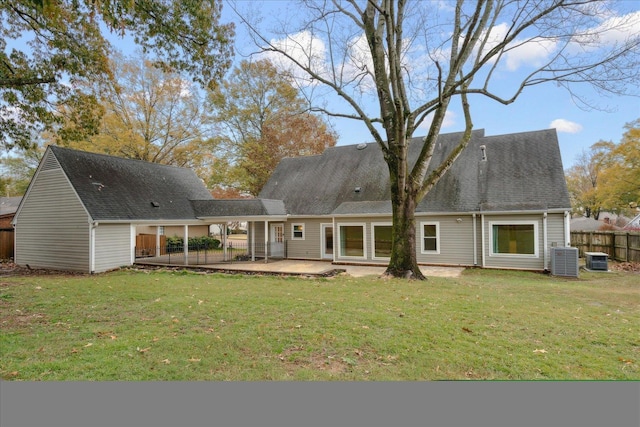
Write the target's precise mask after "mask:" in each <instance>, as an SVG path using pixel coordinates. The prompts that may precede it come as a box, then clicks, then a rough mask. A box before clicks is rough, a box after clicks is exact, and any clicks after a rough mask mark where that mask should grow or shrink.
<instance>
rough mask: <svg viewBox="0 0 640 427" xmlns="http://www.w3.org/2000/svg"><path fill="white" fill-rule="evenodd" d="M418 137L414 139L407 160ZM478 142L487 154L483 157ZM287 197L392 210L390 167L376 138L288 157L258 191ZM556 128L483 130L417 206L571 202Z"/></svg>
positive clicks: (317, 206) (444, 146)
mask: <svg viewBox="0 0 640 427" xmlns="http://www.w3.org/2000/svg"><path fill="white" fill-rule="evenodd" d="M461 136H462V133H461V132H457V133H450V134H442V135H440V136H439V137H438V141H437V146H436V149H435V151H434V155H433V161H432V163H431V166H430V169H433V168H434V167H436V166H437V165H439V164H440V162H441V160H442V159H444V158H445V157H446V155H447V154H448V153H449V152H450V150H452V149H453V148H454V147H455V145H456V144H457V143H458V142H459V140H460V137H461ZM421 143H422V142H421V138H414V139H413V140H412V141H411V146H410V150H409V160H410V164H413V162H415V159H416V158H417V155H418V152H419V149H420V147H421ZM481 146H484V147H485V153H486V156H487V159H486V160H484V161H483V160H481V148H480V147H481ZM259 197H261V198H268V199H279V200H283V201H284V204H285V207H286V209H287V211H288V213H289V214H292V215H329V214H332V213H334V214H359V213H363V214H366V213H390V212H391V203H389V200H390V198H391V194H390V189H389V172H388V169H387V165H386V163H385V162H384V159H383V157H382V152H381V150H380V148H379V147H378V146H377V145H376V144H375V143H370V144H367V145H366V147H365V148H362V146H361V145H358V146H356V145H349V146H339V147H332V148H329V149H327V150H325V152H324V153H323V154H322V155H318V156H310V157H299V158H287V159H284V160H283V161H282V162H280V164H279V165H278V167H277V168H276V170H275V171H274V172H273V174H272V175H271V177H270V179H269V181H268V182H267V184H266V185H265V187H264V188H263V190H262V192H261V193H260V196H259ZM569 207H570V203H569V194H568V191H567V188H566V183H565V179H564V171H563V167H562V161H561V158H560V150H559V147H558V140H557V136H556V133H555V130H542V131H534V132H522V133H515V134H509V135H499V136H488V137H485V136H484V131H483V130H478V131H474V133H473V136H472V139H471V142H470V143H469V146H468V147H467V149H465V150H464V152H463V153H462V154H461V155H460V157H459V158H458V159H457V160H456V162H455V163H454V165H453V167H452V168H451V169H450V170H449V172H447V173H446V174H445V175H444V176H443V177H442V179H441V180H440V182H439V183H438V184H437V185H436V186H435V187H434V188H433V190H432V191H431V192H430V193H429V194H428V195H427V197H425V199H424V200H423V201H422V202H421V203H420V204H419V205H418V208H417V209H416V211H417V212H452V213H453V212H474V211H507V210H508V211H511V210H529V209H555V208H558V209H564V208H569Z"/></svg>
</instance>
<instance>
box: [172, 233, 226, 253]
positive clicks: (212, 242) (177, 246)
mask: <svg viewBox="0 0 640 427" xmlns="http://www.w3.org/2000/svg"><path fill="white" fill-rule="evenodd" d="M218 248H220V240H218V239H216V238H213V237H209V236H201V237H189V250H192V251H194V250H205V249H218ZM183 250H184V239H183V238H182V237H178V236H173V237H167V252H169V253H176V252H181V251H183Z"/></svg>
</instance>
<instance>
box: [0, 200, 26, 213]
mask: <svg viewBox="0 0 640 427" xmlns="http://www.w3.org/2000/svg"><path fill="white" fill-rule="evenodd" d="M21 201H22V196H18V197H0V216H1V215H8V214H12V213H16V211H17V210H18V206H20V202H21Z"/></svg>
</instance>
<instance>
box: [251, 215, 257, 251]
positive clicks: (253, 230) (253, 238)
mask: <svg viewBox="0 0 640 427" xmlns="http://www.w3.org/2000/svg"><path fill="white" fill-rule="evenodd" d="M255 260H256V222H255V221H251V261H255Z"/></svg>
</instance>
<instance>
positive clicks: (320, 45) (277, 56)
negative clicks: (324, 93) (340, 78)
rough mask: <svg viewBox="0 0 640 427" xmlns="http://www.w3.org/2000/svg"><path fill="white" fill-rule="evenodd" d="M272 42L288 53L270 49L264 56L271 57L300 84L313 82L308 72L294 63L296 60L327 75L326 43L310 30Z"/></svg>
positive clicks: (277, 65)
mask: <svg viewBox="0 0 640 427" xmlns="http://www.w3.org/2000/svg"><path fill="white" fill-rule="evenodd" d="M270 43H271V45H272V46H274V48H275V49H277V50H279V51H282V52H285V53H286V55H283V54H282V53H278V52H273V51H269V52H265V53H264V54H263V55H262V57H264V58H267V59H269V60H270V61H271V63H273V64H274V65H275V66H276V67H277V68H278V69H280V70H283V71H287V72H289V73H290V74H291V75H292V76H293V77H294V78H295V79H296V80H297V81H298V82H299V83H300V84H303V85H311V84H313V82H312V81H311V80H310V78H309V76H308V74H307V73H306V72H304V71H302V70H301V69H300V67H299V66H297V65H296V64H294V61H295V62H297V63H299V64H301V65H302V66H303V67H308V68H310V69H311V70H313V71H314V72H315V73H317V74H319V75H321V76H323V75H326V62H325V56H326V47H325V43H324V41H322V40H321V39H320V38H318V37H315V36H313V35H312V34H311V33H310V32H309V31H302V32H299V33H295V34H292V35H289V36H287V37H286V38H284V39H274V40H271V42H270Z"/></svg>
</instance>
